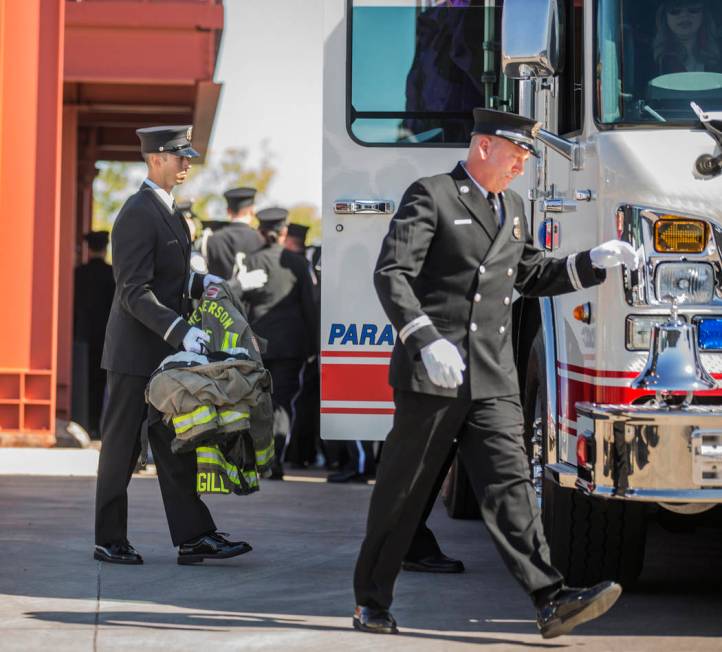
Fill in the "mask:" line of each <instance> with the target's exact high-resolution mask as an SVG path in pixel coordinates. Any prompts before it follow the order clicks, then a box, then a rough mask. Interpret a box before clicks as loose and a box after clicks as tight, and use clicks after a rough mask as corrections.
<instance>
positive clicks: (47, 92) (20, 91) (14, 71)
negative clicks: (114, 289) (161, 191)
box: [0, 0, 66, 446]
mask: <svg viewBox="0 0 722 652" xmlns="http://www.w3.org/2000/svg"><path fill="white" fill-rule="evenodd" d="M65 4H66V3H65V2H57V0H23V2H17V1H16V0H0V7H1V9H0V14H1V16H2V23H1V24H0V30H1V33H0V52H1V55H0V66H1V67H2V71H1V73H0V105H2V115H1V124H0V196H2V198H3V226H4V227H5V229H4V231H5V233H6V234H7V235H6V237H4V238H2V239H0V278H2V279H4V283H5V284H6V287H4V292H3V319H2V322H0V444H5V445H23V444H33V445H46V446H49V445H52V444H53V443H54V441H55V438H54V430H55V400H56V393H55V375H56V356H57V349H56V340H57V316H58V315H57V312H58V299H57V297H58V239H59V196H60V193H59V188H60V145H61V141H60V138H61V136H60V134H61V127H60V125H61V104H62V103H61V100H62V61H63V57H62V53H63V34H64V30H63V23H64V12H65Z"/></svg>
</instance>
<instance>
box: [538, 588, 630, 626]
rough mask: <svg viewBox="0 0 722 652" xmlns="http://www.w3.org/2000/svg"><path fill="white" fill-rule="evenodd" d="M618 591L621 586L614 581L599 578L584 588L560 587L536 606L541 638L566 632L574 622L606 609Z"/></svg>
mask: <svg viewBox="0 0 722 652" xmlns="http://www.w3.org/2000/svg"><path fill="white" fill-rule="evenodd" d="M620 595H622V587H621V586H619V584H616V583H615V582H600V583H599V584H595V585H594V586H592V587H590V588H584V589H574V588H571V587H566V586H565V587H562V588H561V589H560V590H559V592H558V593H557V594H556V595H554V597H553V598H552V599H551V600H549V601H548V602H546V604H544V605H542V606H540V607H539V609H538V610H537V619H536V623H537V626H538V627H539V631H540V632H541V635H542V637H544V638H554V637H555V636H562V635H563V634H568V633H569V632H571V631H572V630H573V629H574V628H575V627H576V626H577V625H581V624H582V623H586V622H587V621H589V620H593V619H594V618H598V617H599V616H601V615H602V614H603V613H606V612H607V611H608V610H609V609H610V608H611V607H612V605H613V604H614V603H615V602H616V601H617V599H618V598H619V596H620Z"/></svg>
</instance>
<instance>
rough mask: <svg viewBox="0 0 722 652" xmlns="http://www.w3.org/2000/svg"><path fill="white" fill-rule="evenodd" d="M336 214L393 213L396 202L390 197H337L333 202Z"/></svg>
mask: <svg viewBox="0 0 722 652" xmlns="http://www.w3.org/2000/svg"><path fill="white" fill-rule="evenodd" d="M333 212H334V213H336V215H391V213H393V212H394V202H392V201H391V200H390V199H337V200H336V201H335V202H333Z"/></svg>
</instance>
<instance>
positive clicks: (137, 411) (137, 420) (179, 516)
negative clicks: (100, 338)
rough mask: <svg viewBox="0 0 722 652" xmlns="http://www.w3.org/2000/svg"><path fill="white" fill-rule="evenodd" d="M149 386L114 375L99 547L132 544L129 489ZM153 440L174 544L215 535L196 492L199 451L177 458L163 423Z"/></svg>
mask: <svg viewBox="0 0 722 652" xmlns="http://www.w3.org/2000/svg"><path fill="white" fill-rule="evenodd" d="M147 383H148V378H146V377H145V376H129V375H127V374H119V373H115V372H112V371H109V372H108V404H107V407H106V410H105V413H104V414H103V421H102V427H101V431H102V445H101V448H100V460H99V462H98V478H97V485H96V495H95V543H96V544H99V545H108V544H111V543H122V542H123V541H126V540H127V531H128V484H129V482H130V478H131V476H132V474H133V469H134V468H135V464H136V462H137V460H138V455H139V453H140V429H141V426H142V424H143V421H144V420H145V418H146V414H147V405H146V403H145V386H146V384H147ZM148 439H149V442H150V447H151V449H152V450H153V459H154V461H155V464H156V468H157V470H158V481H159V484H160V491H161V495H162V496H163V505H164V507H165V513H166V518H167V520H168V527H169V529H170V535H171V539H172V540H173V545H174V546H178V545H180V544H181V543H185V542H186V541H191V540H192V539H197V538H198V537H200V536H202V535H204V534H206V533H208V532H211V531H213V530H215V524H214V523H213V519H212V518H211V515H210V512H209V511H208V508H207V507H206V506H205V505H204V504H203V501H201V499H200V498H199V497H198V495H197V493H196V487H195V484H196V454H195V451H192V452H190V453H184V454H179V455H176V454H174V453H172V452H171V449H170V444H171V441H172V440H173V433H172V431H170V430H169V429H168V428H167V427H165V426H164V425H163V424H162V423H157V424H154V425H153V426H152V427H151V429H150V432H149V436H148Z"/></svg>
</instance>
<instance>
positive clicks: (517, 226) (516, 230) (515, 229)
mask: <svg viewBox="0 0 722 652" xmlns="http://www.w3.org/2000/svg"><path fill="white" fill-rule="evenodd" d="M512 225H513V226H512V228H511V234H512V236H514V240H521V220H520V219H519V218H518V217H517V216H515V217H514V219H513V220H512Z"/></svg>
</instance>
